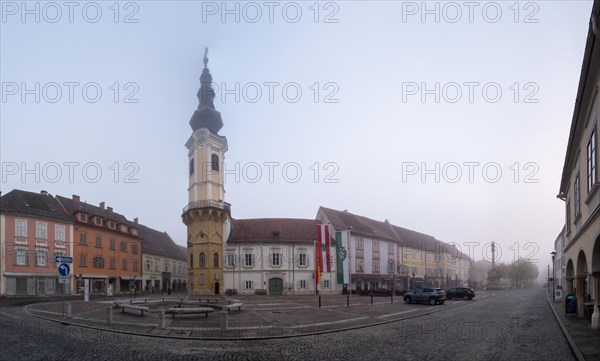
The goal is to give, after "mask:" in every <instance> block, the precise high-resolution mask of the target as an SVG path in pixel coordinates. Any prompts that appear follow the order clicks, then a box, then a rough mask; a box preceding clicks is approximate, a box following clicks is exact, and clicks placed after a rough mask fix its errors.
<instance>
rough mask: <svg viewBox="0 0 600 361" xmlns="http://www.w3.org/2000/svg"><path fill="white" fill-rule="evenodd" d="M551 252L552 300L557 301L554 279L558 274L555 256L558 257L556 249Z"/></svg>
mask: <svg viewBox="0 0 600 361" xmlns="http://www.w3.org/2000/svg"><path fill="white" fill-rule="evenodd" d="M550 254H551V255H552V302H556V298H555V295H554V294H555V290H554V286H555V283H554V279H555V278H556V274H555V273H554V258H555V257H556V251H552V252H550Z"/></svg>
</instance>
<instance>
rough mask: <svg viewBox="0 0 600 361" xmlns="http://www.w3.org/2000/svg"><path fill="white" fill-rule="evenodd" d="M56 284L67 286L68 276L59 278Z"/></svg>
mask: <svg viewBox="0 0 600 361" xmlns="http://www.w3.org/2000/svg"><path fill="white" fill-rule="evenodd" d="M58 283H66V284H69V277H68V276H67V277H64V278H63V277H59V278H58Z"/></svg>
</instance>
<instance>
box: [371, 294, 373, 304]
mask: <svg viewBox="0 0 600 361" xmlns="http://www.w3.org/2000/svg"><path fill="white" fill-rule="evenodd" d="M371 306H373V295H371Z"/></svg>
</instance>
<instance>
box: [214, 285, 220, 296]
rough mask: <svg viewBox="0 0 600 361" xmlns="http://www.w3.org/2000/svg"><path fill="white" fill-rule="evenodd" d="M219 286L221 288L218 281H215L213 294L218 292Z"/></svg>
mask: <svg viewBox="0 0 600 361" xmlns="http://www.w3.org/2000/svg"><path fill="white" fill-rule="evenodd" d="M219 288H221V284H220V283H219V282H215V295H218V294H219V293H220V292H219Z"/></svg>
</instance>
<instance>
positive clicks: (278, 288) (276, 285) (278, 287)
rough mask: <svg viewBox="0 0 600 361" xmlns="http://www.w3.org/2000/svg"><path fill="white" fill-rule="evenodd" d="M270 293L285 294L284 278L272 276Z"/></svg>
mask: <svg viewBox="0 0 600 361" xmlns="http://www.w3.org/2000/svg"><path fill="white" fill-rule="evenodd" d="M269 294H270V295H282V294H283V280H282V279H281V278H271V279H270V280H269Z"/></svg>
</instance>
